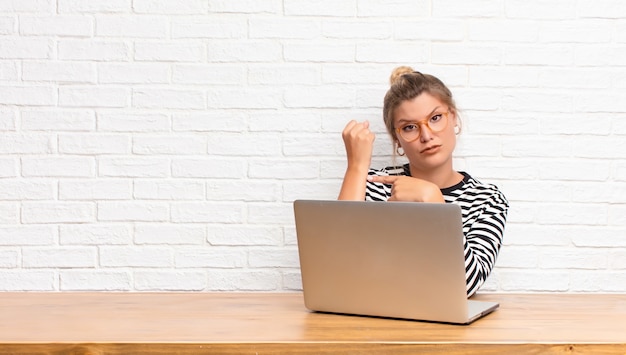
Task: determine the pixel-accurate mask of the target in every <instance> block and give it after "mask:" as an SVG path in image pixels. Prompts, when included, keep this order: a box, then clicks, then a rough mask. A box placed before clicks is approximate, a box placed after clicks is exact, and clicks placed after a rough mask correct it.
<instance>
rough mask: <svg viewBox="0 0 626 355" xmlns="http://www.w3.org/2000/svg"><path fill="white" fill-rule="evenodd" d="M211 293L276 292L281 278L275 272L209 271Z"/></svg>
mask: <svg viewBox="0 0 626 355" xmlns="http://www.w3.org/2000/svg"><path fill="white" fill-rule="evenodd" d="M208 274H209V284H208V289H209V290H210V291H276V290H279V288H280V285H281V276H280V274H279V273H278V272H277V271H275V270H267V271H263V270H245V269H244V270H209V271H208Z"/></svg>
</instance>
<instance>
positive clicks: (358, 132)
mask: <svg viewBox="0 0 626 355" xmlns="http://www.w3.org/2000/svg"><path fill="white" fill-rule="evenodd" d="M369 126H370V124H369V122H368V121H364V122H361V123H359V122H357V121H354V120H352V121H350V122H348V124H347V125H346V127H345V128H344V129H343V132H342V133H341V136H342V137H343V143H344V144H345V146H346V155H347V157H348V167H347V168H346V174H345V175H344V177H343V183H342V184H341V191H340V192H339V197H338V199H339V200H357V201H363V200H364V199H365V184H366V178H367V172H368V170H369V167H370V163H371V161H372V150H373V148H374V133H372V131H370V129H369Z"/></svg>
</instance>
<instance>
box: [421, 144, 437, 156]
mask: <svg viewBox="0 0 626 355" xmlns="http://www.w3.org/2000/svg"><path fill="white" fill-rule="evenodd" d="M439 148H441V146H440V145H432V146H430V147H426V148H424V149H422V150H421V151H420V153H421V154H432V153H436V152H437V151H439Z"/></svg>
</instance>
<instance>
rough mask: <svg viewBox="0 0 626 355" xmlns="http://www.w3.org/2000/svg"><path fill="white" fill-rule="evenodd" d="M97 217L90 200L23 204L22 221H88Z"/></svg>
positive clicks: (94, 207)
mask: <svg viewBox="0 0 626 355" xmlns="http://www.w3.org/2000/svg"><path fill="white" fill-rule="evenodd" d="M95 219H96V206H95V204H94V203H89V202H27V203H23V204H22V223H87V222H94V221H95Z"/></svg>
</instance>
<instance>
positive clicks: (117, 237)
mask: <svg viewBox="0 0 626 355" xmlns="http://www.w3.org/2000/svg"><path fill="white" fill-rule="evenodd" d="M59 241H60V244H61V245H115V244H130V243H131V242H132V226H128V225H120V224H106V223H98V224H66V225H62V226H60V228H59Z"/></svg>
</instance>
